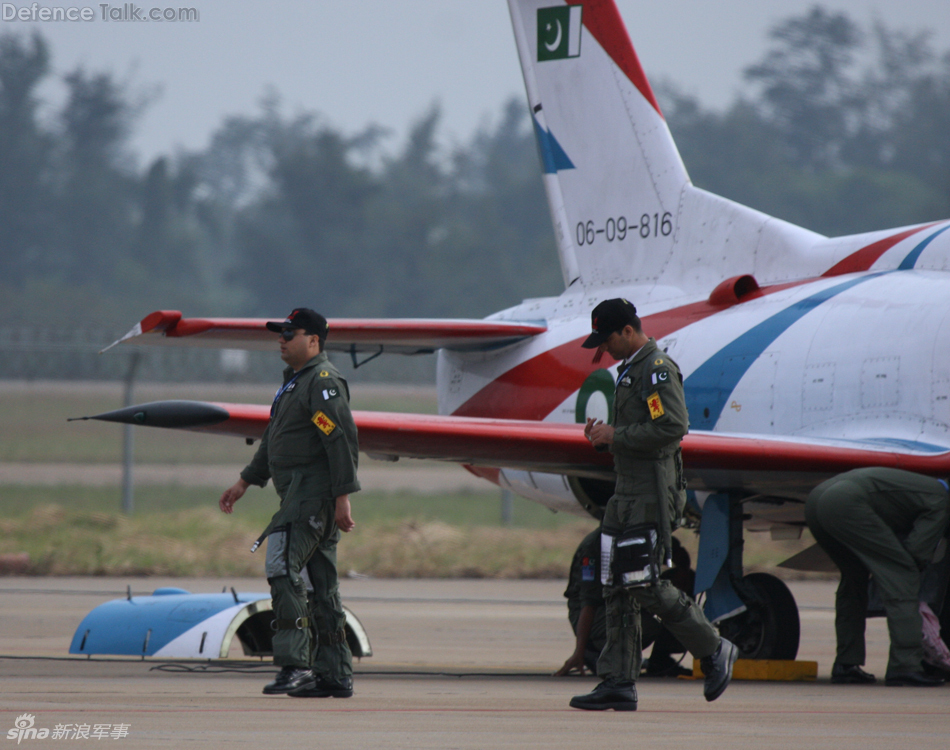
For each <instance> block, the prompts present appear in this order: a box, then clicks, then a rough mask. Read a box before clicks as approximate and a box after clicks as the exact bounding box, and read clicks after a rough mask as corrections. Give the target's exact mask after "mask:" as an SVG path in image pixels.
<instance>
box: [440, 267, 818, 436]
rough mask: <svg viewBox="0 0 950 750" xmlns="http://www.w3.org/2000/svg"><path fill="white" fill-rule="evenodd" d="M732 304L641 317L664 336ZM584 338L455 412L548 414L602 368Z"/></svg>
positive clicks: (536, 360)
mask: <svg viewBox="0 0 950 750" xmlns="http://www.w3.org/2000/svg"><path fill="white" fill-rule="evenodd" d="M809 281H813V279H812V280H809ZM809 281H796V282H791V283H788V284H776V285H775V286H770V287H766V288H764V289H762V290H760V293H756V294H754V295H749V296H747V297H745V298H744V299H745V300H749V299H752V298H753V297H761V296H765V295H767V294H774V293H775V292H779V291H781V290H783V289H788V288H789V287H793V286H800V285H802V284H807V283H809ZM736 304H741V302H739V303H736ZM731 306H732V305H713V304H710V303H709V302H708V301H703V302H694V303H693V304H691V305H684V306H683V307H677V308H674V309H672V310H665V311H663V312H661V313H656V314H655V315H648V316H646V317H645V318H643V319H642V321H641V322H642V323H643V330H644V332H645V333H646V334H647V335H649V336H653V337H654V338H656V339H661V338H663V337H664V336H668V335H669V334H671V333H673V332H674V331H678V330H679V329H681V328H685V327H686V326H688V325H690V324H692V323H697V322H699V321H700V320H703V319H704V318H708V317H709V316H710V315H714V314H715V313H717V312H722V311H723V310H726V309H728V308H729V307H731ZM584 338H586V336H585V337H582V338H578V339H574V340H572V341H568V342H567V343H566V344H561V345H560V346H556V347H554V348H553V349H549V350H548V351H546V352H544V353H543V354H539V355H538V356H537V357H532V358H531V359H529V360H527V361H525V362H522V363H521V364H520V365H516V366H515V367H512V368H511V369H510V370H508V372H506V373H504V374H503V375H501V376H500V377H498V378H496V379H495V380H493V381H492V382H491V383H489V384H488V385H487V386H485V387H484V388H482V389H481V390H480V391H479V392H478V393H476V394H475V395H474V396H472V397H471V398H470V399H469V400H468V401H466V402H465V403H464V404H462V405H461V406H460V407H459V408H458V409H456V410H455V411H454V412H452V413H453V414H454V415H455V416H457V417H491V418H494V419H537V420H540V419H544V418H545V417H547V416H548V414H550V413H551V412H552V411H554V409H556V408H557V407H558V406H559V405H560V404H562V403H563V402H564V400H565V399H567V397H568V396H570V395H571V394H572V393H574V392H575V391H577V389H578V388H580V387H581V385H582V384H583V383H584V380H585V378H587V376H588V375H590V374H591V373H592V372H594V370H599V369H602V365H600V364H595V363H594V362H593V361H592V359H593V354H594V353H593V351H592V350H590V349H583V348H581V343H582V342H583V340H584Z"/></svg>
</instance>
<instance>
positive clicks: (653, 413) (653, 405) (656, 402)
mask: <svg viewBox="0 0 950 750" xmlns="http://www.w3.org/2000/svg"><path fill="white" fill-rule="evenodd" d="M647 406H649V407H650V419H656V418H657V417H662V416H663V415H664V414H665V413H666V412H664V411H663V402H662V401H660V394H659V393H658V392H655V393H653V394H652V395H650V396H647Z"/></svg>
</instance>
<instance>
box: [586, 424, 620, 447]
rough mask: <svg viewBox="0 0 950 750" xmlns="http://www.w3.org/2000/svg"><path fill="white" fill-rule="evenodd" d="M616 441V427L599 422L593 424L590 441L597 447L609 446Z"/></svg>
mask: <svg viewBox="0 0 950 750" xmlns="http://www.w3.org/2000/svg"><path fill="white" fill-rule="evenodd" d="M613 441H614V428H613V427H611V426H610V425H609V424H604V423H603V422H597V423H596V424H593V425H591V428H590V442H591V445H593V446H594V447H595V448H600V447H601V446H603V447H605V448H606V447H608V446H610V444H611V443H613Z"/></svg>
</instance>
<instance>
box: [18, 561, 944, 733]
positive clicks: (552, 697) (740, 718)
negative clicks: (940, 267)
mask: <svg viewBox="0 0 950 750" xmlns="http://www.w3.org/2000/svg"><path fill="white" fill-rule="evenodd" d="M126 585H130V586H131V589H132V592H133V594H145V593H150V592H151V591H152V590H153V589H155V588H157V587H160V586H167V585H174V586H180V587H182V588H185V589H188V590H190V591H194V592H198V591H207V592H219V591H221V589H222V587H223V586H228V587H230V586H234V587H235V588H236V589H237V590H238V591H262V590H266V584H265V582H264V581H263V580H257V579H252V580H233V579H187V580H182V579H157V578H150V579H124V578H123V579H118V578H114V579H111V578H15V577H7V578H0V750H2V748H3V747H6V746H9V747H14V746H17V743H16V739H15V727H16V724H15V722H16V721H17V719H18V717H21V716H22V715H24V714H30V715H31V716H33V717H34V725H33V726H34V728H43V727H46V728H49V729H50V730H51V736H50V737H48V738H47V739H45V740H38V739H32V738H29V737H25V738H21V741H20V743H19V746H22V747H27V748H40V747H70V746H73V747H74V746H80V747H97V746H99V743H103V744H105V745H108V746H111V747H118V748H121V747H129V748H133V747H134V748H140V747H141V748H146V747H161V748H165V747H171V748H178V747H188V746H201V747H212V748H214V747H235V746H241V747H244V746H248V747H252V746H257V747H263V748H279V747H317V746H320V747H324V746H326V747H333V748H377V747H386V748H508V747H518V748H581V747H596V748H620V747H637V746H645V747H654V748H656V747H662V748H675V747H685V746H687V745H689V746H690V747H694V748H730V749H731V750H744V749H745V748H807V750H819V749H822V748H834V750H844V749H845V748H861V749H862V750H876V749H878V748H881V749H885V748H886V749H888V750H890V749H891V748H914V749H915V750H918V749H919V750H923V749H924V748H934V749H937V748H939V749H940V750H946V748H947V747H950V687H948V686H945V687H942V688H886V687H884V685H883V684H881V683H878V684H876V685H870V686H839V685H831V684H830V683H829V679H828V678H829V673H830V669H831V663H832V661H833V658H834V610H833V601H834V588H835V583H834V582H793V583H791V584H790V587H791V589H792V591H793V593H794V595H795V597H796V600H797V601H798V604H799V607H800V611H801V619H802V644H801V649H800V653H799V658H800V659H808V660H816V661H818V664H819V671H818V675H819V676H818V680H817V681H814V682H789V683H763V682H741V681H735V682H733V684H732V685H731V686H730V687H729V689H728V690H727V691H726V692H725V694H724V695H723V696H722V697H721V698H720V699H719V700H718V701H715V702H714V703H706V702H705V701H704V700H703V697H702V684H701V682H699V681H693V680H683V679H678V680H677V679H646V678H644V679H641V680H640V682H639V683H638V689H639V693H640V706H639V710H638V711H637V712H636V713H615V712H605V713H600V712H596V713H588V712H583V711H577V710H573V709H571V708H569V707H568V705H567V704H568V701H569V700H570V697H571V696H572V695H575V694H579V693H583V692H587V691H588V690H590V689H591V688H592V687H593V686H594V685H595V684H596V679H595V678H592V677H589V676H588V677H570V678H554V677H551V676H550V675H551V673H552V672H553V671H554V670H555V669H557V668H558V667H559V666H560V665H561V663H563V661H564V659H565V658H567V656H568V655H569V654H570V652H571V650H572V646H573V636H572V635H571V632H570V626H569V625H568V623H567V619H566V607H565V605H564V599H563V596H562V593H563V590H564V582H563V581H490V580H477V581H472V580H439V581H431V580H411V581H410V580H372V579H369V580H345V581H343V582H342V588H343V595H344V602H345V603H346V604H347V606H348V607H350V609H352V610H353V611H354V612H355V613H356V614H357V615H358V617H359V618H360V620H361V621H362V623H363V625H364V627H365V628H366V630H367V632H368V634H369V637H370V640H371V642H372V645H373V650H374V655H373V656H372V657H369V658H366V659H363V660H362V662H361V663H358V664H357V665H355V666H356V680H355V686H356V694H355V695H354V697H353V698H351V699H348V700H340V699H331V698H328V699H293V698H288V697H286V696H277V697H268V696H264V695H262V694H261V687H262V686H263V685H264V683H265V682H267V681H269V680H270V679H271V678H272V675H273V674H274V671H275V670H274V668H273V666H270V665H268V664H266V663H261V662H259V661H252V660H247V659H245V658H244V657H243V655H242V654H241V653H240V648H239V647H235V648H232V652H231V655H230V657H231V658H230V659H229V660H227V661H215V662H208V661H195V662H187V663H185V662H167V661H162V660H154V659H146V660H144V661H142V660H139V659H127V658H100V659H92V660H87V659H85V658H82V657H70V656H68V654H67V652H68V648H69V643H70V640H71V638H72V635H73V632H74V630H75V628H76V626H77V625H78V624H79V622H80V621H81V619H82V618H83V617H84V616H85V615H86V613H88V612H89V611H90V610H91V609H92V608H93V607H95V606H97V605H99V604H101V603H103V602H105V601H109V600H111V599H114V598H119V597H124V596H125V591H126ZM887 648H888V640H887V632H886V627H885V623H884V622H883V620H880V619H875V620H870V621H869V623H868V664H867V669H868V670H869V671H871V672H874V673H876V674H877V675H878V676H879V677H881V676H883V673H884V667H885V663H886V659H887ZM235 652H237V653H235ZM26 722H28V719H25V718H24V719H21V723H26ZM67 724H68V725H72V726H73V727H76V726H81V725H87V726H88V729H87V732H88V735H89V738H88V739H69V738H57V739H53V738H52V736H53V734H52V733H53V730H54V729H55V728H56V727H57V726H65V725H67ZM97 727H98V729H97ZM10 730H14V737H13V738H10V736H9V735H8V732H9V731H10Z"/></svg>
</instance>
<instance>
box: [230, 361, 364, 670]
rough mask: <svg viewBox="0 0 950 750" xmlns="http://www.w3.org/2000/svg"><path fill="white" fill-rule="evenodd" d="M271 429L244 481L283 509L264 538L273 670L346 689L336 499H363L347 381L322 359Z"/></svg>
mask: <svg viewBox="0 0 950 750" xmlns="http://www.w3.org/2000/svg"><path fill="white" fill-rule="evenodd" d="M278 394H279V395H278V397H277V398H276V399H275V402H274V408H273V411H272V414H271V420H270V423H269V424H268V425H267V429H266V430H265V431H264V435H263V437H262V438H261V443H260V446H259V447H258V449H257V453H256V454H255V455H254V458H253V459H252V460H251V462H250V463H249V464H248V465H247V467H245V469H244V470H243V471H242V472H241V478H242V479H244V481H246V482H248V483H250V484H256V485H258V486H260V487H263V486H264V485H266V484H267V480H268V479H273V481H274V487H275V489H276V490H277V494H278V495H280V498H281V503H280V509H279V510H278V511H277V513H275V514H274V517H273V519H271V522H270V524H269V525H268V526H267V528H266V529H265V530H264V533H263V534H262V535H261V537H262V538H263V537H266V538H267V560H266V563H265V568H266V572H267V580H268V583H270V586H271V598H272V601H273V608H274V617H275V622H276V625H277V628H278V629H277V630H276V631H275V632H274V664H276V665H278V666H282V667H283V666H296V667H312V668H313V669H314V671H315V672H316V673H317V674H318V675H319V676H322V677H326V678H329V679H332V680H337V681H340V680H342V679H343V678H347V677H350V676H351V675H352V673H353V657H352V654H351V653H350V648H349V646H348V645H347V643H346V637H345V624H346V615H345V614H344V612H343V606H342V603H341V601H340V589H339V579H338V577H337V569H336V544H337V542H338V541H339V539H340V530H339V528H338V527H337V525H336V521H335V516H336V498H337V497H339V496H341V495H347V494H350V493H353V492H358V491H359V489H360V484H359V481H358V480H357V478H356V468H357V464H358V458H359V444H358V441H357V434H356V425H355V424H354V422H353V416H352V414H351V413H350V406H349V389H348V387H347V384H346V380H344V378H343V376H342V375H340V373H339V371H338V370H337V369H336V368H335V367H334V366H333V365H332V364H331V363H330V361H329V359H327V355H326V354H325V353H322V352H321V353H320V354H318V355H317V356H316V357H314V358H313V359H311V360H310V361H309V362H307V364H306V365H304V366H303V367H302V368H301V369H300V371H299V372H297V373H295V372H294V371H293V369H292V368H289V367H288V368H286V369H285V370H284V384H283V389H282V391H278Z"/></svg>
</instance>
